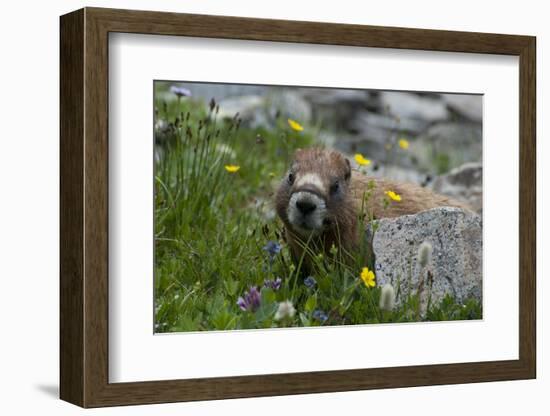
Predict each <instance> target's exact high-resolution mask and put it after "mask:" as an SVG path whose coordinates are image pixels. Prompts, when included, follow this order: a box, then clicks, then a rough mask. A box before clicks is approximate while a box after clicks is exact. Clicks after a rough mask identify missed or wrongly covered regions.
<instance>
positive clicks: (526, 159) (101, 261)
mask: <svg viewBox="0 0 550 416" xmlns="http://www.w3.org/2000/svg"><path fill="white" fill-rule="evenodd" d="M60 29H61V44H60V48H61V49H60V55H61V58H60V63H61V79H60V81H61V92H60V101H61V120H60V123H61V154H60V159H61V178H60V186H61V200H60V204H61V218H60V220H61V230H60V232H61V243H60V244H61V246H60V253H61V254H60V262H61V267H60V279H61V281H60V297H61V301H60V361H61V363H60V380H61V381H60V383H61V385H60V396H61V398H62V399H63V400H66V401H68V402H71V403H74V404H76V405H79V406H82V407H101V406H114V405H130V404H146V403H163V402H178V401H191V400H212V399H226V398H238V397H257V396H270V395H287V394H304V393H321V392H338V391H351V390H363V389H378V388H397V387H410V386H425V385H440V384H454V383H473V382H486V381H499V380H518V379H529V378H535V377H536V332H535V331H536V325H535V322H536V321H535V319H536V317H535V313H536V296H535V295H536V291H535V283H536V275H535V264H536V259H535V253H536V250H535V249H536V235H535V233H536V227H535V225H536V191H535V189H536V177H535V172H536V168H535V161H536V157H535V156H536V150H535V127H536V123H535V121H536V120H535V107H536V97H535V91H536V90H535V51H536V46H535V45H536V43H535V38H534V37H530V36H516V35H500V34H485V33H467V32H451V31H436V30H420V29H404V28H393V27H392V28H390V27H375V26H361V25H343V24H328V23H314V22H296V21H284V20H264V19H252V18H240V17H225V16H223V17H222V16H206V15H189V14H176V13H161V12H147V11H129V10H114V9H99V8H85V9H81V10H78V11H75V12H72V13H69V14H67V15H64V16H62V17H61V20H60ZM110 32H125V33H141V34H152V35H173V36H192V37H205V38H224V39H240V40H262V41H277V42H298V43H311V44H330V45H347V46H369V47H379V48H397V49H415V50H430V51H447V52H467V53H483V54H502V55H514V56H518V57H519V67H520V80H519V85H520V92H519V97H520V98H519V102H520V106H519V109H518V111H519V119H520V132H519V133H520V146H519V149H518V150H519V155H520V182H519V183H520V186H519V194H520V207H519V212H520V215H519V218H520V223H519V230H520V252H519V259H520V264H519V270H518V271H517V273H518V276H519V311H520V313H519V359H518V360H507V361H490V362H471V363H460V364H437V365H414V366H406V367H390V368H365V369H354V370H339V371H322V372H307V373H289V374H265V375H254V376H237V377H220V378H204V379H181V380H170V381H147V382H135V383H109V379H108V360H109V354H108V299H109V298H108V287H109V285H108V281H109V280H108V279H109V276H108V223H109V217H108V174H109V166H108V140H109V139H108V79H109V78H108V65H109V62H108V34H109V33H110Z"/></svg>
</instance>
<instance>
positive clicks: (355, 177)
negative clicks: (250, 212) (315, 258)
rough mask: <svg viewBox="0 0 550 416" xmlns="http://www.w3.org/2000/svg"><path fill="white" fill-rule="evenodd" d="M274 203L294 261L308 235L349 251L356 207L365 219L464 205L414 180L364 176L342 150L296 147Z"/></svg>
mask: <svg viewBox="0 0 550 416" xmlns="http://www.w3.org/2000/svg"><path fill="white" fill-rule="evenodd" d="M369 183H370V186H369ZM373 185H374V186H373ZM369 191H370V196H369V197H368V198H367V200H366V203H363V202H362V201H363V200H364V196H365V192H369ZM387 191H393V192H395V193H396V194H398V195H399V196H400V197H401V201H394V200H391V199H390V198H389V196H388V195H387V194H386V192H387ZM385 201H386V202H385ZM275 203H276V210H277V214H278V215H279V217H280V218H281V220H282V221H283V223H284V226H285V239H286V241H287V243H288V244H289V246H290V248H291V251H292V253H293V256H294V258H295V259H296V260H298V259H300V258H301V256H302V253H303V248H302V247H303V245H304V242H305V241H308V240H310V241H312V242H313V243H314V246H316V247H319V249H320V250H323V251H324V252H325V253H326V254H329V252H330V248H331V247H332V245H333V244H334V245H335V246H336V247H338V248H339V249H340V248H343V249H344V251H346V252H348V253H353V251H354V249H355V248H356V247H357V245H358V242H359V230H360V228H359V227H358V225H359V224H358V221H359V217H360V215H361V212H363V213H364V214H366V215H364V217H363V218H364V219H363V221H364V222H365V223H366V222H368V221H369V220H370V219H371V218H374V219H377V218H388V217H397V216H400V215H407V214H414V213H417V212H420V211H424V210H427V209H430V208H435V207H442V206H453V207H460V208H467V207H466V206H464V205H463V204H461V203H459V202H457V201H454V200H452V199H450V198H447V197H445V196H442V195H438V194H435V193H434V192H432V191H430V190H429V189H426V188H423V187H421V186H419V185H415V184H410V183H400V182H394V181H391V180H386V179H380V178H374V177H372V178H370V177H367V176H365V175H364V174H363V173H361V172H359V171H357V170H355V169H352V168H351V164H350V162H349V160H348V159H346V158H345V157H344V156H343V155H342V154H341V153H339V152H337V151H334V150H328V149H321V148H310V149H300V150H298V151H297V152H296V154H295V158H294V161H293V163H292V165H291V167H290V169H289V171H288V173H287V175H286V176H285V178H283V180H282V182H281V184H280V186H279V188H278V190H277V193H276V201H275Z"/></svg>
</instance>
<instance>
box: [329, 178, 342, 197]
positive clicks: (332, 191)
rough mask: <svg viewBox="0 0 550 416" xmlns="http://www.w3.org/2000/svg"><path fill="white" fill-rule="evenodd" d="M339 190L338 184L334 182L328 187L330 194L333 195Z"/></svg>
mask: <svg viewBox="0 0 550 416" xmlns="http://www.w3.org/2000/svg"><path fill="white" fill-rule="evenodd" d="M339 189H340V182H338V181H336V182H334V183H333V184H332V185H331V186H330V193H331V194H335V193H336V192H338V190H339Z"/></svg>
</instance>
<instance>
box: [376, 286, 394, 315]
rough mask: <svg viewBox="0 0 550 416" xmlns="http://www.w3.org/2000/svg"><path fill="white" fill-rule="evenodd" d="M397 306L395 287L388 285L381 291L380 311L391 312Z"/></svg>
mask: <svg viewBox="0 0 550 416" xmlns="http://www.w3.org/2000/svg"><path fill="white" fill-rule="evenodd" d="M394 305H395V290H393V286H392V285H390V284H389V283H386V284H385V285H384V286H382V289H381V290H380V304H379V306H380V309H382V310H383V311H391V310H392V309H393V307H394Z"/></svg>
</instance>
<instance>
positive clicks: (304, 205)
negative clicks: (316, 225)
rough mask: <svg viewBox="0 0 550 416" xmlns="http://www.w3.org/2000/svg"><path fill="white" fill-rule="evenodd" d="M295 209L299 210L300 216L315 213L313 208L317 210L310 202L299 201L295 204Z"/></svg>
mask: <svg viewBox="0 0 550 416" xmlns="http://www.w3.org/2000/svg"><path fill="white" fill-rule="evenodd" d="M296 207H297V208H298V209H299V210H300V212H301V213H302V214H304V215H307V214H309V213H311V212H313V211H315V208H317V205H315V204H314V203H313V202H311V201H307V200H305V201H304V200H301V201H297V202H296Z"/></svg>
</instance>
